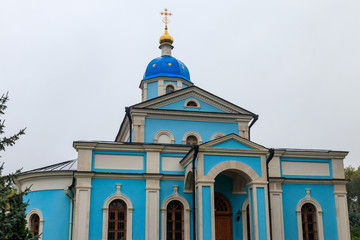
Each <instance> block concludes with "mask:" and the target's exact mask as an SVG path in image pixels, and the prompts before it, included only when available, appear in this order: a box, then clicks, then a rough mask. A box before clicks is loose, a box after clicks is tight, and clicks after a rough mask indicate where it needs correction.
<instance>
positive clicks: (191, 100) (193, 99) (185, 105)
mask: <svg viewBox="0 0 360 240" xmlns="http://www.w3.org/2000/svg"><path fill="white" fill-rule="evenodd" d="M189 102H195V103H196V106H188V105H187V104H188V103H189ZM184 108H198V109H200V103H199V101H198V100H196V99H195V98H189V99H187V100H186V101H185V103H184Z"/></svg>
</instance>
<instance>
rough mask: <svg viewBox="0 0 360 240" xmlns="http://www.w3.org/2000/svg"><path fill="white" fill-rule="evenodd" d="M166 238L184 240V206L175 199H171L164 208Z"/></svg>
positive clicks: (168, 239)
mask: <svg viewBox="0 0 360 240" xmlns="http://www.w3.org/2000/svg"><path fill="white" fill-rule="evenodd" d="M166 216H167V217H166V225H167V228H166V239H167V240H184V206H183V205H182V203H181V202H179V201H177V200H173V201H171V202H170V203H169V204H168V206H167V209H166Z"/></svg>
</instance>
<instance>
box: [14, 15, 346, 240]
mask: <svg viewBox="0 0 360 240" xmlns="http://www.w3.org/2000/svg"><path fill="white" fill-rule="evenodd" d="M162 14H163V15H164V16H165V17H164V22H165V33H164V34H163V35H162V36H161V38H160V47H159V48H160V50H161V56H160V57H158V58H155V59H153V60H151V61H150V63H149V64H148V66H147V67H146V69H145V74H144V77H143V79H142V80H141V82H140V89H141V94H142V95H141V96H142V101H141V102H140V103H137V104H135V105H132V106H130V107H128V108H126V114H125V117H124V119H123V121H122V123H121V125H120V129H119V131H118V133H117V134H116V137H115V141H111V142H108V141H75V142H74V143H73V147H74V148H75V150H76V151H77V153H78V157H77V159H75V160H70V161H66V162H62V163H59V164H55V165H51V166H46V167H43V168H39V169H35V170H32V171H28V172H24V173H22V174H21V175H20V176H19V177H18V178H17V179H16V182H17V185H18V186H19V188H20V189H22V190H24V189H25V188H27V187H31V192H30V193H29V194H28V196H27V197H26V198H27V199H26V200H28V201H29V206H28V210H27V221H28V227H29V228H30V229H31V231H32V232H33V233H34V234H35V235H39V236H40V239H43V240H66V239H69V240H71V239H74V240H87V239H91V240H99V239H103V240H112V239H121V240H125V239H126V240H189V239H193V240H195V239H198V240H211V239H213V240H250V239H251V240H265V239H274V240H283V239H287V240H295V239H297V240H303V239H304V240H324V239H326V240H348V239H350V234H349V222H348V210H347V200H346V183H347V181H346V180H345V178H344V166H343V160H344V158H345V156H346V155H347V152H343V151H331V150H307V149H287V148H281V149H269V148H267V147H264V146H262V145H260V144H258V143H255V142H253V141H251V140H250V129H251V127H252V126H253V125H254V123H255V122H256V121H257V119H258V115H256V114H254V113H252V112H250V111H248V110H246V109H244V108H242V107H239V106H237V105H235V104H234V103H230V102H228V101H226V100H225V99H222V98H220V97H218V96H216V95H214V94H212V93H210V92H208V91H206V90H204V89H202V88H200V87H198V86H196V85H195V84H194V83H193V82H192V79H191V78H190V73H189V69H188V67H187V66H186V65H185V64H184V63H183V62H181V61H180V60H178V59H176V58H175V57H173V56H172V49H173V41H174V40H173V38H172V37H171V36H170V34H169V33H168V28H167V23H168V17H169V15H171V14H170V13H169V12H168V11H167V10H166V9H165V12H163V13H162Z"/></svg>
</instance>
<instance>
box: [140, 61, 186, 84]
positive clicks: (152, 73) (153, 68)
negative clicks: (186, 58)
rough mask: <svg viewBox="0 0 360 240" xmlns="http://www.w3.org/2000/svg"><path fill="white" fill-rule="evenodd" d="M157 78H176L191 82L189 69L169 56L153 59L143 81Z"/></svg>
mask: <svg viewBox="0 0 360 240" xmlns="http://www.w3.org/2000/svg"><path fill="white" fill-rule="evenodd" d="M155 77H176V78H182V79H185V80H187V81H189V82H191V81H190V73H189V69H188V68H187V67H186V65H185V64H184V63H183V62H181V61H179V60H177V59H176V58H174V57H172V56H168V55H164V56H161V57H158V58H155V59H153V60H152V61H151V62H150V63H149V65H148V66H147V68H146V71H145V74H144V78H143V80H146V79H150V78H155Z"/></svg>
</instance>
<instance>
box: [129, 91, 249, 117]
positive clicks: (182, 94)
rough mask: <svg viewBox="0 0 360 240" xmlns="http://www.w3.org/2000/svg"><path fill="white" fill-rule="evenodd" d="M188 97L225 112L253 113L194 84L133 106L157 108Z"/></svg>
mask: <svg viewBox="0 0 360 240" xmlns="http://www.w3.org/2000/svg"><path fill="white" fill-rule="evenodd" d="M190 97H192V98H196V99H197V100H200V101H203V102H205V103H207V104H209V105H211V106H213V107H215V108H218V109H220V110H222V111H224V112H226V113H240V114H247V115H254V114H253V113H252V112H249V111H247V110H245V109H243V108H241V107H239V106H236V105H235V104H232V103H230V102H228V101H226V100H224V99H222V98H220V97H217V96H215V95H213V94H211V93H209V92H207V91H205V90H203V89H201V88H199V87H195V86H191V87H188V88H185V89H182V90H179V91H175V92H173V93H170V94H166V95H162V96H160V97H157V98H154V99H150V100H148V101H145V102H142V103H139V104H136V105H133V107H136V108H153V109H157V108H160V107H163V106H166V105H169V104H171V103H174V102H178V101H180V100H183V99H186V98H190Z"/></svg>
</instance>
